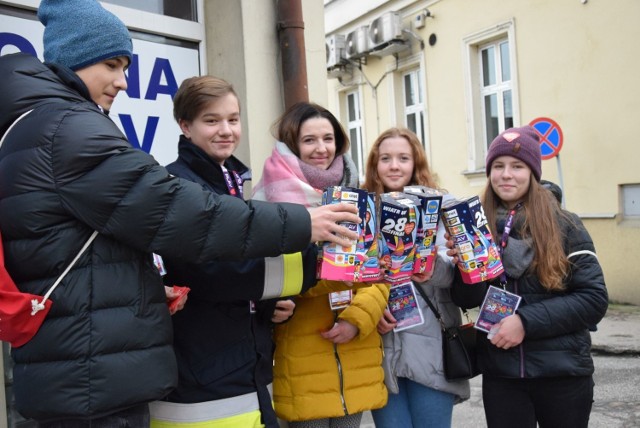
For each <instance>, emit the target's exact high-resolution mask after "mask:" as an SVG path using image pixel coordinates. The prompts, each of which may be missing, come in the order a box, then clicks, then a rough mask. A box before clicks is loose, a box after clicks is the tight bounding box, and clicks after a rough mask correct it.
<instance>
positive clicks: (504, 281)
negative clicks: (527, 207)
mask: <svg viewBox="0 0 640 428" xmlns="http://www.w3.org/2000/svg"><path fill="white" fill-rule="evenodd" d="M520 207H522V202H518V204H517V205H516V206H515V207H513V208H512V209H510V210H509V215H508V216H507V220H506V221H505V222H504V231H503V232H502V238H500V247H499V248H498V250H499V251H500V257H502V254H503V253H504V249H505V247H506V246H507V241H508V239H509V234H510V233H511V228H512V227H513V222H514V219H515V217H516V212H518V210H519V209H520ZM500 282H501V284H502V288H503V289H504V288H505V287H506V285H507V274H506V273H505V272H504V271H503V272H502V273H501V274H500Z"/></svg>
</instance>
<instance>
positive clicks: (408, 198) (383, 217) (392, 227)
mask: <svg viewBox="0 0 640 428" xmlns="http://www.w3.org/2000/svg"><path fill="white" fill-rule="evenodd" d="M419 205H420V201H419V200H418V198H416V197H415V196H412V195H408V194H406V193H401V192H390V193H383V194H382V195H380V254H381V258H382V259H383V260H384V262H385V265H386V267H385V275H384V278H385V280H386V281H388V282H390V283H392V284H395V283H399V282H402V281H407V280H409V279H410V278H411V275H412V274H413V263H414V260H415V250H416V245H415V244H416V234H417V225H418V215H419V214H418V213H419V209H418V207H419Z"/></svg>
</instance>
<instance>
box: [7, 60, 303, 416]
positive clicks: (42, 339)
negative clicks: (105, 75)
mask: <svg viewBox="0 0 640 428" xmlns="http://www.w3.org/2000/svg"><path fill="white" fill-rule="evenodd" d="M0 94H1V95H0V97H1V102H0V135H2V134H3V133H4V132H5V131H6V129H7V128H8V127H9V126H10V125H11V123H13V122H14V121H15V119H16V118H17V117H18V116H19V115H20V114H22V113H23V112H25V111H28V110H30V109H33V108H35V109H34V110H33V112H32V113H30V114H29V115H28V116H26V117H25V118H24V119H22V120H21V121H20V122H19V123H18V124H17V125H16V127H15V128H14V129H13V130H12V131H11V133H10V134H9V135H8V137H7V138H6V140H5V142H4V144H3V147H2V148H1V150H0V229H1V230H2V237H3V245H4V249H5V258H6V265H7V269H8V271H9V272H10V273H11V275H12V277H13V278H14V279H15V280H16V282H17V284H18V287H19V288H20V289H22V290H24V291H29V292H31V293H36V294H43V293H44V291H45V290H46V289H47V288H48V286H50V285H51V283H52V282H53V281H54V280H55V279H56V278H57V277H58V276H59V274H60V273H61V271H62V270H63V269H64V268H65V266H66V265H67V264H68V263H69V261H70V260H71V259H72V258H73V256H74V255H75V254H76V253H77V251H78V250H79V248H80V247H81V246H82V244H83V242H84V241H85V240H86V239H87V238H88V236H89V235H90V234H91V231H92V230H97V231H98V232H100V234H99V236H98V237H97V239H96V240H95V241H94V243H93V244H92V245H91V247H90V248H89V249H88V250H87V251H86V252H85V253H84V255H83V256H82V257H81V258H80V260H79V261H78V263H77V264H76V266H75V267H74V268H73V269H72V270H71V272H70V273H69V274H68V275H67V277H66V278H65V280H64V281H63V283H62V284H61V285H60V286H59V287H58V289H57V290H56V291H55V292H54V293H53V295H52V300H53V307H52V310H51V312H50V313H49V315H48V317H47V319H46V320H45V322H44V324H43V326H42V328H41V329H40V331H39V332H38V334H37V335H36V336H35V338H34V339H33V340H32V341H31V342H29V343H28V344H26V345H24V346H23V347H21V348H18V349H14V350H13V352H12V356H13V359H14V361H15V367H14V371H13V376H14V392H15V399H16V407H17V408H18V410H19V411H20V412H21V413H22V414H23V415H24V416H26V417H29V418H34V419H36V420H40V421H44V420H53V419H60V418H93V417H99V416H102V415H105V414H109V413H112V412H114V411H117V410H119V409H123V408H127V407H130V406H134V405H137V404H140V403H145V402H148V401H151V400H156V399H160V398H162V397H164V396H165V395H166V394H168V393H169V391H171V389H172V388H173V387H174V386H175V385H176V381H177V371H176V361H175V357H174V353H173V350H172V348H171V342H172V331H171V320H170V316H169V312H168V309H167V305H166V302H165V295H164V289H163V285H162V281H161V278H160V276H159V274H158V272H157V270H156V268H155V267H154V265H153V263H152V260H151V256H150V254H151V252H156V253H158V254H160V255H163V256H166V257H172V258H174V259H185V260H189V261H192V262H198V261H209V260H213V259H219V258H229V259H234V258H235V259H237V258H246V257H265V256H275V255H279V254H280V253H282V252H295V251H300V250H303V249H304V248H305V247H307V245H308V243H309V240H310V230H311V227H310V220H309V216H308V214H307V213H306V210H305V209H304V208H303V207H301V206H295V205H290V204H280V205H275V204H265V203H250V204H247V203H245V202H243V201H241V200H240V199H238V198H233V197H228V196H217V195H214V194H212V193H209V192H206V191H203V190H202V188H201V186H199V185H197V184H193V183H190V182H187V181H183V180H181V179H178V178H174V177H171V176H170V175H169V174H168V173H167V170H166V169H165V168H163V167H161V166H159V165H158V164H157V163H156V162H155V161H154V159H153V158H152V157H151V156H149V155H148V154H146V153H144V152H142V151H140V150H137V149H133V148H132V147H131V146H130V145H129V143H128V142H127V140H126V138H125V137H124V135H123V134H122V133H121V132H120V130H119V129H118V128H117V127H116V126H115V124H114V123H113V122H112V121H111V120H110V119H109V117H108V116H107V115H105V114H104V113H102V112H101V111H100V110H99V109H98V108H97V107H96V105H95V104H94V103H93V102H91V101H89V100H90V97H89V94H88V90H87V89H86V87H85V86H84V84H83V83H82V81H80V79H79V78H78V77H77V76H76V75H75V73H73V72H71V71H70V70H68V69H66V68H59V67H54V66H51V67H47V66H45V65H43V64H42V63H41V62H40V61H38V60H37V59H36V58H34V57H32V56H29V55H26V54H13V55H5V56H3V57H1V58H0ZM290 216H295V217H296V218H298V219H299V221H297V222H296V223H295V224H294V223H287V222H286V220H287V218H288V217H290ZM274 219H275V221H274Z"/></svg>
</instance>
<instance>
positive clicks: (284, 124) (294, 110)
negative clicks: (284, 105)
mask: <svg viewBox="0 0 640 428" xmlns="http://www.w3.org/2000/svg"><path fill="white" fill-rule="evenodd" d="M313 118H324V119H327V120H328V121H329V122H330V123H331V126H332V127H333V134H334V137H335V139H336V156H338V155H342V154H344V153H345V152H346V151H347V150H348V149H349V137H348V136H347V134H346V132H345V131H344V128H342V125H340V122H339V121H338V119H336V117H335V116H334V115H333V114H331V112H330V111H329V110H327V109H326V108H324V107H322V106H320V105H318V104H315V103H308V102H300V103H296V104H294V105H292V106H291V107H289V108H288V109H287V111H285V112H284V114H283V115H282V116H280V118H279V119H278V120H277V121H276V122H275V123H274V124H273V127H272V133H273V136H274V137H275V138H276V139H277V140H278V141H282V142H283V143H284V144H285V145H286V146H287V147H288V148H289V150H291V151H292V152H293V153H294V154H295V155H296V156H298V157H300V149H299V148H298V138H299V136H300V127H301V126H302V124H303V123H304V122H306V121H307V120H309V119H313Z"/></svg>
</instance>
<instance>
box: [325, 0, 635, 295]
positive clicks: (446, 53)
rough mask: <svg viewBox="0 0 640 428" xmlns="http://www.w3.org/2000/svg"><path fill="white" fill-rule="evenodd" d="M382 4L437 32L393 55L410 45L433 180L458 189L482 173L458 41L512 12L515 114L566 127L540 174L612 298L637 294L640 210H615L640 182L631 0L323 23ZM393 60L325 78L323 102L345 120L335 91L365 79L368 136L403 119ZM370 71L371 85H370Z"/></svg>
mask: <svg viewBox="0 0 640 428" xmlns="http://www.w3.org/2000/svg"><path fill="white" fill-rule="evenodd" d="M353 1H356V0H353ZM425 6H426V7H428V8H429V10H430V11H431V13H432V14H433V15H434V18H427V20H426V26H425V28H423V29H414V28H413V26H412V25H411V22H412V18H413V16H415V14H416V13H417V12H418V11H420V10H422V9H423V8H424V7H425ZM385 10H396V11H399V12H400V13H401V15H402V16H403V17H404V20H403V22H404V25H405V27H408V28H411V29H413V31H414V32H415V34H417V35H418V36H419V37H421V38H422V39H424V40H425V41H427V40H428V38H429V36H430V35H431V34H435V35H436V36H437V43H436V44H435V45H434V46H429V44H428V43H426V46H425V47H424V50H420V47H419V44H418V43H417V42H415V41H414V42H412V48H411V51H409V52H407V53H405V54H400V55H399V61H398V64H399V65H400V66H402V64H403V61H404V62H406V61H407V59H406V57H411V56H413V57H414V58H415V57H417V58H419V60H420V61H422V66H423V71H424V74H425V76H426V77H425V80H426V85H425V91H424V92H425V95H426V106H425V107H426V115H427V120H426V122H427V123H426V132H427V141H426V146H427V154H428V156H429V159H430V161H431V164H432V166H433V168H434V171H435V172H436V173H437V174H438V176H439V178H440V181H441V185H442V186H443V187H445V188H447V189H448V190H449V191H450V192H451V193H453V194H455V195H457V196H470V195H473V194H477V193H479V192H481V190H482V187H483V186H484V183H485V175H484V171H483V170H481V169H479V170H478V171H476V173H475V174H470V173H469V170H470V167H469V165H470V162H469V153H470V148H471V147H472V146H471V145H470V139H471V135H473V133H474V132H475V131H474V130H475V129H476V128H472V127H471V124H473V123H474V122H473V119H474V114H476V113H475V112H477V107H474V108H471V107H470V106H471V104H470V102H469V99H470V93H471V90H470V89H469V87H468V83H467V82H468V80H469V78H468V70H467V69H468V68H469V67H468V65H467V61H466V58H467V50H468V49H467V46H466V45H465V42H464V41H465V39H467V38H468V37H470V36H471V35H474V34H477V33H479V32H482V31H490V30H491V29H492V28H495V27H496V26H498V25H499V24H503V23H509V22H511V23H512V28H513V30H512V34H513V35H514V39H513V41H514V42H515V44H514V46H513V48H514V49H513V53H514V54H515V57H514V58H513V62H514V63H515V64H516V68H515V74H514V76H513V78H514V83H515V85H516V92H517V98H516V99H515V100H516V103H517V104H516V106H515V112H516V114H515V123H516V125H524V124H527V123H528V122H529V121H531V120H532V119H534V118H536V117H542V116H544V117H550V118H552V119H554V120H555V121H556V122H558V123H559V124H560V126H561V128H562V130H563V134H564V145H563V148H562V151H561V156H560V162H558V160H557V159H551V160H546V161H543V178H546V179H549V180H552V181H555V182H559V181H560V176H559V167H560V168H561V170H562V180H563V182H564V190H565V195H566V206H567V208H568V209H569V210H571V211H573V212H576V213H578V214H579V215H581V216H582V217H583V218H585V224H586V225H587V228H588V229H589V231H590V233H591V234H592V237H593V239H594V242H595V244H596V249H597V252H598V254H599V256H600V261H601V264H602V266H603V268H604V271H605V278H606V280H607V284H608V287H609V290H610V296H611V298H612V299H613V300H615V301H619V302H629V303H635V304H640V292H639V291H638V287H637V285H636V283H637V279H636V278H638V276H639V275H638V274H639V273H640V272H639V270H640V265H638V264H634V262H631V263H629V261H628V260H630V257H629V256H630V255H631V254H634V253H635V252H633V250H632V249H636V252H637V249H638V248H640V246H639V245H638V242H640V241H638V238H640V236H639V235H640V221H637V222H635V223H633V222H622V223H619V221H618V219H619V218H620V205H621V200H620V195H619V185H621V184H630V183H640V167H639V166H638V165H640V155H638V151H637V148H636V147H637V146H638V143H639V142H640V141H639V138H638V137H637V136H636V135H637V133H636V131H635V128H636V126H637V125H636V123H637V122H638V118H640V84H639V82H638V77H637V74H638V72H637V70H639V69H640V55H638V52H640V51H639V50H638V47H637V40H640V26H638V25H637V18H638V17H639V16H640V2H638V1H637V0H617V1H615V2H603V1H595V0H589V1H587V2H586V3H584V4H583V3H582V2H580V1H578V0H575V1H551V0H547V1H542V0H541V1H536V2H530V1H527V0H513V1H509V2H504V1H502V0H482V1H474V2H469V1H465V0H441V1H414V2H411V1H401V0H398V1H391V2H388V4H387V6H386V9H384V8H381V9H379V10H377V11H375V12H376V13H374V14H373V15H372V14H371V13H369V14H367V15H365V16H363V17H362V18H361V19H360V20H358V19H356V20H354V19H351V20H345V19H343V20H342V21H341V23H340V25H338V26H335V25H331V23H327V26H328V27H329V28H332V30H333V33H341V34H346V33H347V32H348V31H351V30H352V29H354V28H355V27H357V26H358V25H362V24H363V23H369V22H370V21H371V20H372V19H373V18H375V17H376V16H378V15H379V14H381V13H383V12H384V11H385ZM328 16H329V15H328ZM395 67H396V59H395V58H394V57H393V56H388V57H385V58H383V59H378V58H376V57H372V56H370V57H367V61H366V65H364V66H363V67H362V73H360V72H359V71H357V70H356V71H354V78H353V79H352V80H351V81H350V80H349V79H346V80H343V82H342V83H340V82H339V81H338V80H336V79H331V80H329V81H328V87H329V91H330V103H331V104H330V108H331V109H332V110H334V111H338V112H340V114H341V117H342V119H343V120H344V119H345V115H344V111H343V109H341V105H340V103H341V102H343V100H342V98H341V97H340V96H339V94H340V93H341V91H344V90H345V85H344V84H346V87H349V88H351V89H353V88H356V87H360V88H361V89H362V92H361V93H362V95H363V96H364V100H363V107H364V114H365V116H366V119H365V140H366V143H368V144H370V143H371V142H372V141H373V140H374V139H375V137H376V136H377V134H378V133H379V130H384V129H385V128H387V127H388V126H391V125H394V124H396V123H400V124H402V116H401V113H402V112H401V110H400V106H399V105H398V103H399V100H400V98H399V97H401V94H400V93H399V92H398V90H399V89H400V88H401V85H400V84H399V83H398V84H396V85H393V81H394V78H393V77H392V76H390V75H387V76H385V72H387V71H389V70H391V69H394V68H395ZM474 71H475V70H474ZM365 76H366V78H365ZM379 81H382V83H381V84H379V85H378V87H377V90H376V91H375V97H374V90H373V86H374V85H375V84H376V83H377V82H379ZM372 84H373V85H372ZM475 125H476V127H479V126H481V124H480V123H476V124H475ZM481 163H482V162H481ZM632 257H633V256H632ZM631 260H633V258H631ZM631 264H633V265H632V266H629V265H631Z"/></svg>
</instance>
